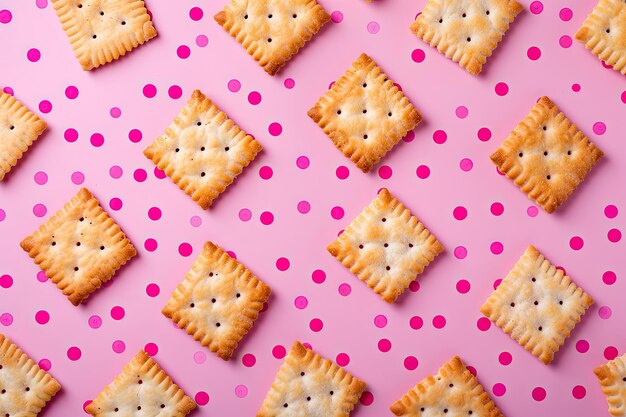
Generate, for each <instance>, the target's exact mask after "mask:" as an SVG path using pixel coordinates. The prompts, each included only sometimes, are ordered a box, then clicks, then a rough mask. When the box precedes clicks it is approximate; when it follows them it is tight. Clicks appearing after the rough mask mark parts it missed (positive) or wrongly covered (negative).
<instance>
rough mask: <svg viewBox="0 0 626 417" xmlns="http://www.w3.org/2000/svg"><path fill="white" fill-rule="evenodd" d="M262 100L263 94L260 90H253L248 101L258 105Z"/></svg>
mask: <svg viewBox="0 0 626 417" xmlns="http://www.w3.org/2000/svg"><path fill="white" fill-rule="evenodd" d="M260 102H261V94H260V93H259V92H258V91H252V92H251V93H250V94H248V103H250V104H252V105H253V106H256V105H257V104H259V103H260Z"/></svg>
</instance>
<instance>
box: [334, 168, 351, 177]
mask: <svg viewBox="0 0 626 417" xmlns="http://www.w3.org/2000/svg"><path fill="white" fill-rule="evenodd" d="M335 175H336V176H337V178H339V179H340V180H345V179H346V178H348V176H350V170H349V169H348V167H346V166H343V165H340V166H338V167H337V169H336V170H335Z"/></svg>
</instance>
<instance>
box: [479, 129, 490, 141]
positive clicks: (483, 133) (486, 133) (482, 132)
mask: <svg viewBox="0 0 626 417" xmlns="http://www.w3.org/2000/svg"><path fill="white" fill-rule="evenodd" d="M478 139H480V140H481V141H482V142H487V141H488V140H489V139H491V130H489V129H488V128H486V127H481V128H480V129H478Z"/></svg>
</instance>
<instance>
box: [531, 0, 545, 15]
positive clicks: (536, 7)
mask: <svg viewBox="0 0 626 417" xmlns="http://www.w3.org/2000/svg"><path fill="white" fill-rule="evenodd" d="M530 11H531V13H532V14H540V13H541V12H542V11H543V3H541V2H540V1H533V2H532V3H530Z"/></svg>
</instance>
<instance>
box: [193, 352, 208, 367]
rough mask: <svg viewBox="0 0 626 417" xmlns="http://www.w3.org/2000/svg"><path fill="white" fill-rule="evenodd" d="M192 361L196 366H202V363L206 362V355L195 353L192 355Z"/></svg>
mask: <svg viewBox="0 0 626 417" xmlns="http://www.w3.org/2000/svg"><path fill="white" fill-rule="evenodd" d="M193 361H194V362H195V363H197V364H198V365H202V364H203V363H204V362H206V353H204V352H201V351H197V352H196V353H194V354H193Z"/></svg>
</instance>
